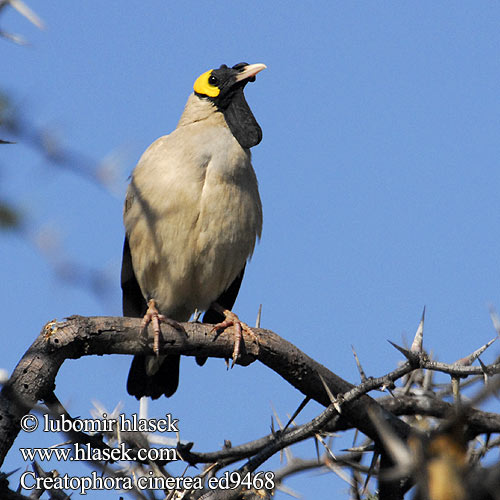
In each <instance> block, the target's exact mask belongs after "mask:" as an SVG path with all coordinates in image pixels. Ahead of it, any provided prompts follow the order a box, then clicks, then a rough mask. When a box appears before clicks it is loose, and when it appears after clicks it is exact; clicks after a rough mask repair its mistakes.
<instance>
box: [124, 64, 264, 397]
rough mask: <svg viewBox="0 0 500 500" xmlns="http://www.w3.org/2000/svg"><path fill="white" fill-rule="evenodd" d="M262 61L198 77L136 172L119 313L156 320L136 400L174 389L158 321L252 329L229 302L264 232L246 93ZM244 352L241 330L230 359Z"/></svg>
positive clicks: (173, 359)
mask: <svg viewBox="0 0 500 500" xmlns="http://www.w3.org/2000/svg"><path fill="white" fill-rule="evenodd" d="M265 68H266V65H265V64H261V63H258V64H247V63H238V64H236V65H234V66H232V67H228V66H227V65H225V64H223V65H221V66H220V67H219V68H217V69H211V70H209V71H206V72H205V73H203V74H202V75H201V76H199V77H198V78H197V79H196V80H195V82H194V85H193V92H192V93H191V94H190V96H189V97H188V100H187V103H186V106H185V108H184V111H183V113H182V115H181V117H180V120H179V122H178V124H177V127H176V128H175V130H174V131H172V132H171V133H170V134H168V135H166V136H163V137H160V138H159V139H157V140H156V141H155V142H153V143H152V144H151V146H149V148H147V150H146V151H145V152H144V153H143V155H142V156H141V158H140V160H139V162H138V163H137V165H136V167H135V168H134V170H133V172H132V175H131V179H130V183H129V186H128V190H127V195H126V198H125V204H124V210H123V221H124V226H125V241H124V245H123V259H122V269H121V288H122V306H123V314H124V316H127V317H142V318H143V322H142V327H143V330H142V331H144V329H145V327H146V326H147V324H148V323H149V322H152V324H153V329H154V332H155V340H154V352H155V354H156V355H136V356H134V358H133V361H132V365H131V367H130V372H129V376H128V380H127V391H128V393H129V394H130V395H132V396H135V397H136V398H137V399H140V398H141V397H144V396H149V397H151V398H152V399H157V398H159V397H160V396H162V395H165V396H166V397H170V396H172V395H173V394H174V393H175V391H176V390H177V387H178V383H179V363H180V355H177V354H175V355H161V356H160V355H158V349H159V333H160V326H159V324H160V322H167V323H170V324H171V325H173V326H174V327H176V328H177V329H179V330H183V329H182V327H181V326H180V325H179V323H180V322H185V321H188V320H189V318H190V317H191V315H192V314H193V313H194V312H195V311H205V315H204V317H203V321H204V322H205V323H210V324H216V327H217V328H222V329H224V328H226V327H227V326H229V325H235V326H236V331H238V329H239V330H240V333H241V327H242V325H243V326H244V327H246V325H245V324H244V323H240V322H239V319H238V317H237V316H236V315H235V314H233V313H232V312H231V311H230V310H231V308H232V307H233V304H234V302H235V300H236V296H237V294H238V291H239V289H240V285H241V282H242V279H243V274H244V271H245V266H246V263H247V261H248V260H249V259H250V257H251V256H252V254H253V251H254V247H255V244H256V242H257V240H260V237H261V232H262V203H261V199H260V195H259V189H258V182H257V177H256V174H255V171H254V169H253V166H252V163H251V152H250V148H252V147H254V146H256V145H257V144H259V143H260V142H261V140H262V130H261V128H260V126H259V124H258V123H257V120H256V119H255V117H254V115H253V113H252V111H251V109H250V107H249V105H248V103H247V101H246V99H245V95H244V92H243V91H244V88H245V86H246V85H247V84H248V83H249V82H252V81H255V76H256V75H257V73H259V72H260V71H262V70H264V69H265ZM246 328H248V327H246ZM250 333H251V331H250ZM240 338H241V334H240ZM238 354H239V340H238V339H237V338H235V344H234V352H233V364H234V361H235V359H236V358H237V356H238ZM205 360H206V358H201V357H199V358H197V362H198V364H200V365H202V364H203V363H204V361H205Z"/></svg>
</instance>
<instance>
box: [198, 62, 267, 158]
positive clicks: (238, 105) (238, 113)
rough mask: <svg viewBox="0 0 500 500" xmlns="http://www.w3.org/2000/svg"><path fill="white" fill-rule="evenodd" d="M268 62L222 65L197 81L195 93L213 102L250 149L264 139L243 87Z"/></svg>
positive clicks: (240, 139)
mask: <svg viewBox="0 0 500 500" xmlns="http://www.w3.org/2000/svg"><path fill="white" fill-rule="evenodd" d="M263 69H266V65H265V64H261V63H258V64H247V63H238V64H235V65H234V66H233V67H232V68H229V67H228V66H226V65H225V64H223V65H222V66H221V67H220V68H219V69H211V70H209V71H206V72H205V73H203V74H202V75H200V76H199V77H198V78H197V79H196V81H195V82H194V86H193V88H194V93H195V94H196V95H197V96H198V97H199V98H200V99H207V100H209V101H211V102H212V103H213V104H214V105H215V106H216V108H217V109H218V110H219V111H220V112H222V113H223V114H224V118H225V119H226V123H227V124H228V126H229V128H230V130H231V132H232V133H233V135H234V137H235V138H236V140H237V141H238V142H239V143H240V145H241V146H242V147H243V148H251V147H253V146H255V145H257V144H259V142H260V141H261V139H262V130H261V128H260V126H259V124H258V123H257V121H256V120H255V118H254V116H253V114H252V111H251V110H250V107H249V106H248V104H247V102H246V100H245V96H244V94H243V89H244V88H245V85H246V84H247V83H248V82H253V81H255V75H256V74H257V73H259V72H260V71H262V70H263Z"/></svg>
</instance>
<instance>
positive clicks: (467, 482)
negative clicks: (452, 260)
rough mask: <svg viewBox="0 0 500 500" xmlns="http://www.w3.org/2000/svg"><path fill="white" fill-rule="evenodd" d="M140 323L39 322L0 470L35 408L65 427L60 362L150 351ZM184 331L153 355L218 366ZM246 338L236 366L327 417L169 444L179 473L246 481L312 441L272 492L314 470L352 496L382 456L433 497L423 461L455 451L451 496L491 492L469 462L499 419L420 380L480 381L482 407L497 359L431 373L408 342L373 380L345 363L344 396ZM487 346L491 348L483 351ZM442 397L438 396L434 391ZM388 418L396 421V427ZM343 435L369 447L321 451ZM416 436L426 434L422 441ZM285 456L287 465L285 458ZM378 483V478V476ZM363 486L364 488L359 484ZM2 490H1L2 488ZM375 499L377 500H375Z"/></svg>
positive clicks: (7, 394)
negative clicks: (233, 436) (232, 469)
mask: <svg viewBox="0 0 500 500" xmlns="http://www.w3.org/2000/svg"><path fill="white" fill-rule="evenodd" d="M139 322H140V320H137V319H131V318H105V317H104V318H103V317H96V318H84V317H78V316H74V317H71V318H69V319H68V320H67V321H65V322H55V321H53V322H50V323H48V324H47V325H46V326H45V327H44V329H43V330H42V332H41V334H40V336H39V337H38V338H37V339H36V340H35V342H34V343H33V345H32V346H31V347H30V348H29V349H28V351H27V352H26V354H25V355H24V356H23V358H22V359H21V361H20V362H19V364H18V366H17V367H16V369H15V370H14V373H13V374H12V377H11V378H10V380H9V381H8V383H7V384H6V385H5V386H4V388H3V390H2V392H1V393H0V417H1V420H0V460H1V461H3V459H4V458H5V455H6V453H7V452H8V450H9V449H10V447H11V446H12V444H13V442H14V440H15V438H16V436H17V433H18V432H19V428H20V427H19V422H20V418H21V417H22V416H23V415H24V414H25V413H27V412H29V411H30V409H32V408H33V407H34V406H35V405H36V404H37V402H38V401H43V402H44V403H45V405H46V406H47V408H48V409H49V412H50V413H51V415H52V417H51V418H58V416H59V415H61V414H64V415H65V416H66V417H67V418H71V416H70V415H69V414H68V413H67V412H66V410H65V409H64V408H63V407H62V405H61V403H60V402H59V401H58V399H57V396H56V395H55V394H54V392H53V388H54V383H55V378H56V375H57V372H58V370H59V368H60V367H61V365H62V363H64V361H65V360H66V359H74V358H78V357H81V356H84V355H94V354H139V353H141V354H149V353H151V350H152V335H151V336H149V337H148V338H140V337H139V336H137V330H138V328H139ZM183 326H184V328H185V330H186V336H180V335H179V333H178V332H176V331H174V330H173V329H172V330H170V329H169V328H168V327H167V326H166V327H165V328H163V332H162V333H163V342H162V346H161V352H162V353H180V354H184V355H189V356H194V355H203V356H211V357H223V358H225V357H228V356H230V355H231V352H232V348H233V346H232V343H231V341H230V339H229V336H224V335H218V336H217V335H216V334H214V333H212V332H211V327H210V325H203V324H199V323H185V324H184V325H183ZM419 330H421V329H420V327H419ZM255 332H256V334H257V335H258V339H259V341H258V343H257V342H255V340H254V339H252V338H245V346H244V349H243V352H242V356H241V358H240V359H239V360H238V363H239V364H242V365H247V364H249V363H251V362H253V361H254V360H259V361H260V362H262V363H264V364H266V365H267V366H268V367H269V368H271V369H272V370H274V371H275V372H276V373H278V374H280V375H281V376H282V377H284V378H285V379H286V380H288V381H289V382H290V383H291V384H292V385H293V386H294V387H296V388H297V389H299V390H300V391H301V392H302V393H303V394H305V395H306V396H307V399H306V401H307V400H309V399H315V400H316V401H318V402H320V403H321V404H323V405H324V406H326V409H325V410H324V411H323V412H322V413H321V414H320V415H318V416H317V417H315V418H314V419H312V420H311V421H310V422H308V423H305V424H301V425H295V424H293V425H292V426H288V425H287V426H286V427H282V430H278V431H273V432H272V433H271V434H269V435H267V436H264V437H262V438H260V439H257V440H255V441H252V442H249V443H246V444H243V445H240V446H234V447H233V446H225V447H224V448H223V449H222V450H218V451H214V452H210V453H200V452H196V451H193V447H194V444H193V443H181V442H179V443H178V445H177V451H178V455H179V457H180V458H181V459H182V460H184V461H185V462H186V463H187V464H188V465H189V466H196V464H207V466H208V468H207V469H206V470H205V471H204V472H202V473H201V474H200V476H203V477H210V476H211V475H214V474H216V473H217V471H220V470H221V469H224V468H228V467H229V466H230V465H232V464H234V463H235V462H238V461H241V460H246V462H245V463H244V464H243V465H241V466H240V467H239V468H238V469H237V472H238V473H240V474H245V473H247V472H248V473H255V471H256V470H257V469H258V468H259V467H260V466H261V465H262V464H263V463H264V462H265V461H266V460H267V459H268V458H269V457H271V456H273V455H274V454H276V453H277V452H280V451H282V450H287V449H288V448H289V447H290V446H291V445H292V444H294V443H297V442H300V441H304V440H306V439H309V438H313V439H314V440H315V441H316V443H320V444H321V446H322V447H323V448H324V452H323V453H322V454H321V455H320V454H319V452H318V458H317V459H315V460H303V459H298V458H290V459H289V460H288V463H287V464H286V465H285V466H284V467H283V468H282V469H280V470H278V471H277V473H276V474H277V475H276V477H277V478H278V479H277V481H276V487H278V488H281V489H286V486H285V485H283V484H282V483H283V480H284V479H285V478H286V477H287V476H288V475H290V474H295V473H297V472H299V471H301V470H308V469H311V468H315V467H317V468H318V469H325V468H327V469H328V470H332V471H333V472H335V473H336V474H339V475H340V476H341V477H343V478H344V479H346V480H347V481H348V482H349V484H350V486H351V488H355V489H356V488H358V486H357V485H358V483H359V481H358V479H359V476H360V474H361V475H365V477H366V478H368V477H370V476H377V475H378V474H379V472H380V473H381V474H382V471H381V470H380V471H379V466H378V463H377V459H376V457H377V455H378V453H380V452H381V451H382V450H383V449H386V450H389V451H390V453H391V456H392V457H393V464H394V467H393V470H392V471H391V472H390V474H392V475H393V476H394V475H395V477H399V478H400V479H401V480H405V481H406V483H405V484H406V486H405V488H406V489H408V488H409V487H411V486H412V485H413V484H417V487H418V490H419V492H420V493H419V494H420V495H425V494H427V493H426V492H428V491H429V489H432V488H433V487H435V485H433V482H432V477H433V476H432V470H431V468H430V466H429V463H431V460H430V459H429V458H428V457H429V456H430V457H431V458H432V457H434V458H432V460H441V459H442V455H443V454H445V452H444V451H443V450H447V449H452V448H453V447H454V446H455V447H458V448H459V449H460V450H462V451H460V453H458V454H457V455H458V456H459V460H458V459H457V460H455V462H456V463H455V462H453V461H451V463H452V466H451V468H450V470H452V471H454V472H455V473H457V471H458V472H460V471H462V474H461V476H460V474H458V473H457V474H455V475H456V476H457V477H460V478H461V482H460V484H459V486H460V488H459V490H460V491H459V492H458V493H457V495H460V494H461V493H460V492H462V493H463V496H462V497H460V496H458V497H457V498H464V499H466V498H472V497H470V496H467V495H468V491H469V490H470V491H472V489H473V488H472V486H471V485H472V483H473V480H475V479H476V478H477V476H478V474H480V475H481V477H485V478H487V481H489V483H488V482H485V483H484V484H483V486H484V487H483V490H484V491H483V490H481V491H479V492H478V488H477V487H476V488H475V489H474V492H475V493H474V494H475V495H479V496H477V498H478V499H480V498H487V496H484V495H486V493H484V492H487V491H489V489H488V488H489V487H490V486H491V487H493V486H494V485H495V484H496V482H495V481H497V479H496V476H495V474H494V469H491V470H490V469H484V468H481V467H479V466H478V463H479V460H480V459H481V458H482V457H484V456H485V455H486V454H487V453H488V452H489V451H490V450H491V449H493V448H494V447H498V446H500V439H490V436H491V435H492V434H495V433H500V415H498V414H496V413H491V412H486V411H482V410H480V409H477V408H473V407H472V405H470V404H467V403H466V402H462V404H461V405H460V406H459V407H457V406H456V405H455V404H451V403H449V402H446V401H443V400H442V399H440V398H439V397H438V396H437V394H436V390H435V387H437V386H436V385H433V383H432V382H430V381H429V380H430V378H429V377H428V376H427V375H426V373H430V372H441V373H444V374H447V375H449V376H450V377H453V378H455V379H456V378H457V377H460V378H464V379H465V378H467V377H471V379H472V378H474V377H473V376H474V375H481V374H482V376H483V377H487V378H489V383H488V385H487V386H486V389H485V390H486V394H484V393H481V396H480V397H481V399H484V398H486V397H487V396H488V394H489V393H491V391H492V390H494V389H498V387H497V386H498V383H497V382H496V379H497V378H498V377H496V378H495V379H493V380H491V378H492V377H494V376H495V375H496V374H498V373H499V371H500V363H499V362H498V360H497V361H496V362H495V363H492V364H491V365H488V366H485V365H484V364H482V363H481V365H480V366H479V367H475V366H474V367H473V366H470V363H472V361H474V360H475V359H477V357H478V356H477V355H476V353H477V352H478V351H480V350H478V351H476V352H475V353H473V355H474V356H473V355H471V356H469V357H467V358H463V359H462V360H459V361H458V362H455V363H451V364H447V363H443V362H439V363H438V362H436V361H432V360H431V359H430V358H429V357H428V355H427V354H426V353H425V352H424V351H423V347H422V342H421V340H420V339H418V338H417V342H415V341H414V343H413V345H412V349H410V350H406V349H403V348H401V347H399V346H396V347H397V348H398V350H400V351H401V352H402V353H403V354H404V355H405V357H406V358H407V360H406V361H405V362H404V363H402V364H401V365H400V366H398V367H397V368H396V369H394V370H393V371H391V372H389V373H387V374H386V375H384V376H382V377H378V378H372V377H367V376H366V374H365V371H364V370H363V368H362V367H361V363H360V362H359V359H357V355H356V354H355V357H356V362H357V365H358V369H359V370H360V374H362V375H361V378H362V382H361V383H360V384H359V385H357V386H353V385H352V384H350V383H348V382H346V381H344V380H343V379H341V378H340V377H338V376H337V375H335V374H334V373H332V372H330V371H329V370H328V369H327V368H325V367H324V366H322V365H320V364H319V363H317V362H315V361H314V360H312V359H311V358H309V357H308V356H307V355H305V354H304V353H302V352H301V351H299V350H298V349H297V348H296V347H295V346H293V345H292V344H290V343H288V342H286V341H285V340H284V339H282V338H280V337H279V336H278V335H276V334H275V333H273V332H270V331H266V330H261V329H256V330H255ZM418 335H420V336H421V335H423V328H422V331H420V333H419V331H417V336H418ZM489 345H491V342H490V343H488V344H487V346H489ZM483 350H484V349H483ZM483 350H481V353H482V352H483ZM472 358H473V359H472ZM464 360H466V361H465V362H464ZM471 360H472V361H471ZM476 378H477V377H476ZM398 381H401V383H402V386H401V387H399V386H398V387H396V383H397V382H398ZM373 390H388V391H390V393H391V396H385V397H382V398H380V399H378V400H374V399H372V398H371V397H369V396H368V395H367V394H368V393H369V392H370V391H373ZM441 393H443V394H444V393H445V392H443V391H442V390H441ZM398 417H404V420H402V419H400V418H398ZM380 419H382V420H380ZM424 421H426V422H427V423H426V425H425V426H423V427H422V425H415V424H421V423H422V422H424ZM353 428H354V429H357V430H360V431H361V432H363V433H364V434H365V435H366V436H367V437H368V442H366V443H365V445H364V446H362V447H361V448H359V447H358V448H356V447H355V448H353V449H352V450H348V451H347V453H342V454H334V453H333V451H332V448H331V445H330V444H327V439H328V436H331V435H332V434H333V433H335V432H340V431H342V430H347V429H353ZM422 428H424V429H425V430H424V431H422ZM450 429H451V430H450ZM481 435H485V436H486V437H485V439H484V440H483V441H481V440H480V436H481ZM69 438H70V440H69V441H68V444H70V445H71V443H76V442H78V443H90V445H91V446H92V447H96V448H101V449H102V448H106V447H112V446H113V445H114V444H115V443H117V442H118V441H119V440H120V441H121V442H126V444H127V446H128V448H129V449H130V450H135V449H137V448H139V447H143V446H148V436H143V435H141V436H135V437H130V436H117V434H116V433H115V432H111V433H108V434H105V435H104V436H93V435H87V434H85V433H73V434H72V435H70V436H69ZM443 440H444V442H447V443H448V446H447V447H444V448H443V447H442V446H441V447H440V446H438V445H437V444H436V443H441V442H442V441H443ZM456 443H458V444H456ZM436 448H437V451H436ZM391 450H392V451H391ZM373 453H375V455H373ZM365 455H372V460H371V464H370V465H369V466H368V465H365V464H363V463H362V461H363V459H364V456H365ZM288 456H289V457H291V454H290V453H289V452H288ZM93 465H94V467H95V468H97V469H100V470H102V471H103V473H105V474H106V475H115V476H121V477H123V476H124V475H130V474H131V473H133V471H134V470H137V471H140V470H142V471H143V470H144V468H145V467H146V468H147V467H152V468H153V470H155V473H156V474H160V475H164V476H166V475H168V472H167V470H166V468H165V467H167V466H168V462H165V461H156V462H150V463H144V461H143V462H142V463H140V461H135V462H132V463H131V465H129V466H128V467H126V468H123V467H122V468H119V467H117V466H115V465H113V464H105V463H94V464H93ZM137 468H139V469H137ZM341 469H344V470H345V472H342V471H341ZM346 472H347V473H348V474H347V473H346ZM349 474H355V476H356V478H355V480H349V477H348V476H349ZM384 474H386V475H387V474H388V472H384ZM450 474H451V472H450ZM367 482H368V480H367V479H366V480H365V485H367ZM6 483H7V480H6V479H5V480H4V481H3V482H0V490H1V489H2V484H3V485H4V486H3V487H4V488H7V487H6ZM488 484H489V486H488ZM5 491H10V490H8V489H5ZM11 493H13V492H11ZM18 493H19V492H18ZM130 493H131V494H133V495H134V496H135V497H136V498H146V497H144V494H143V492H140V491H139V490H137V491H132V492H130ZM254 493H255V492H254ZM270 493H271V491H264V492H260V493H259V494H261V495H269V494H270ZM242 494H243V489H242V488H241V487H240V488H239V489H235V490H231V491H220V490H210V491H209V490H205V491H193V492H190V493H189V492H185V495H186V496H184V497H183V498H200V497H202V498H203V499H205V500H207V499H208V498H211V499H212V498H217V499H221V498H224V499H230V498H240V497H241V495H242ZM255 494H256V493H255ZM247 495H248V493H247ZM360 495H363V493H362V492H360V491H358V496H359V497H360V498H361V496H360ZM151 498H154V497H151ZM172 498H173V497H172ZM246 498H249V497H248V496H247V497H246ZM261 498H262V496H261ZM380 498H383V497H382V495H381V496H380ZM422 498H425V496H423V497H422Z"/></svg>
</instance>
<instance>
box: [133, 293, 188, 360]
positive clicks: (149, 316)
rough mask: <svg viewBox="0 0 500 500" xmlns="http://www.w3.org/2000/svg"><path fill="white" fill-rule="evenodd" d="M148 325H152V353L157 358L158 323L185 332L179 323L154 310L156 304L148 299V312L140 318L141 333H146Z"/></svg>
mask: <svg viewBox="0 0 500 500" xmlns="http://www.w3.org/2000/svg"><path fill="white" fill-rule="evenodd" d="M149 323H152V324H153V333H154V337H153V351H154V353H155V354H156V355H157V356H159V355H160V334H161V329H160V323H166V324H167V325H170V326H172V327H174V328H175V329H176V330H179V331H181V332H185V330H184V328H183V327H182V326H181V325H180V324H179V323H177V321H174V320H173V319H170V318H167V317H165V316H164V315H163V314H160V313H159V311H158V309H157V308H156V302H155V300H154V299H150V300H149V301H148V310H147V311H146V314H145V315H144V318H142V323H141V331H142V332H145V331H146V328H147V327H148V325H149Z"/></svg>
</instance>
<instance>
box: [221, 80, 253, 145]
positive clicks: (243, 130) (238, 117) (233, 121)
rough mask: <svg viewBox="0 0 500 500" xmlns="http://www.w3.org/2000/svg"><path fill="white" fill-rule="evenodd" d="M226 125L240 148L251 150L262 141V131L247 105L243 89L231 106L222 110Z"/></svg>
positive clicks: (235, 96) (234, 97) (236, 95)
mask: <svg viewBox="0 0 500 500" xmlns="http://www.w3.org/2000/svg"><path fill="white" fill-rule="evenodd" d="M222 112H223V114H224V118H225V119H226V123H227V125H228V127H229V129H230V130H231V132H232V134H233V135H234V137H235V138H236V140H237V141H238V142H239V143H240V146H241V147H242V148H245V149H249V148H251V147H253V146H256V145H257V144H259V142H260V141H261V140H262V129H261V128H260V126H259V124H258V123H257V120H256V119H255V117H254V116H253V113H252V111H251V110H250V107H249V106H248V104H247V101H246V99H245V95H244V94H243V89H241V90H240V91H237V92H236V94H235V95H234V96H233V97H232V99H231V102H230V103H229V106H228V107H227V108H226V109H224V110H222Z"/></svg>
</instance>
